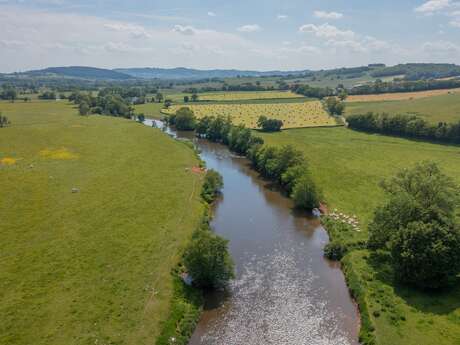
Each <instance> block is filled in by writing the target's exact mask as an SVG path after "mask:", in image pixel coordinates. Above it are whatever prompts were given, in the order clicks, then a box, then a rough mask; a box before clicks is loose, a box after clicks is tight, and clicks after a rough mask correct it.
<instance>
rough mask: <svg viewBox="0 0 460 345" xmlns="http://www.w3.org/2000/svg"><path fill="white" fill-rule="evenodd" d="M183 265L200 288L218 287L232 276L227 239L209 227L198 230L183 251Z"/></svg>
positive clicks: (231, 263)
mask: <svg viewBox="0 0 460 345" xmlns="http://www.w3.org/2000/svg"><path fill="white" fill-rule="evenodd" d="M184 265H185V267H186V268H187V270H188V273H189V274H190V275H191V276H192V278H193V283H194V284H195V285H196V286H198V287H201V288H213V289H214V288H220V287H222V286H224V285H225V284H226V283H227V282H228V281H229V280H230V279H232V278H233V277H234V265H233V262H232V259H231V257H230V254H229V253H228V241H227V240H225V239H223V238H221V237H219V236H217V235H216V234H213V233H212V232H211V231H210V230H209V229H200V230H198V232H197V234H196V235H195V236H194V238H193V239H192V242H191V243H190V245H189V246H188V248H187V249H186V251H185V254H184Z"/></svg>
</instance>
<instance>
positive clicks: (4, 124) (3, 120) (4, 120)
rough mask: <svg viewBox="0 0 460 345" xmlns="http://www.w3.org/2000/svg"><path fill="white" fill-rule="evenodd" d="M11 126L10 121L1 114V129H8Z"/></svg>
mask: <svg viewBox="0 0 460 345" xmlns="http://www.w3.org/2000/svg"><path fill="white" fill-rule="evenodd" d="M9 124H10V121H9V120H8V118H7V117H6V116H3V115H2V113H1V112H0V128H3V127H6V126H8V125H9Z"/></svg>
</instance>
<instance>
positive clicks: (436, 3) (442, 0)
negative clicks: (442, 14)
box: [415, 0, 451, 14]
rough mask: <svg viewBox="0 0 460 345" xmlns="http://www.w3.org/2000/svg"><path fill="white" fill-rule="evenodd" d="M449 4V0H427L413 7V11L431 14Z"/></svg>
mask: <svg viewBox="0 0 460 345" xmlns="http://www.w3.org/2000/svg"><path fill="white" fill-rule="evenodd" d="M450 6H451V1H450V0H429V1H427V2H425V3H424V4H422V5H420V6H418V7H416V8H415V12H420V13H424V14H432V13H434V12H438V11H441V10H445V9H446V8H448V7H450Z"/></svg>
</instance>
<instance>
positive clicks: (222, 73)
mask: <svg viewBox="0 0 460 345" xmlns="http://www.w3.org/2000/svg"><path fill="white" fill-rule="evenodd" d="M114 71H116V72H120V73H123V74H127V75H130V76H132V77H135V78H144V79H208V78H209V79H211V78H235V77H238V76H241V77H266V76H288V75H296V76H297V75H304V74H308V73H310V71H308V70H305V71H266V72H260V71H243V70H235V69H212V70H199V69H191V68H184V67H178V68H149V67H146V68H118V69H115V70H114Z"/></svg>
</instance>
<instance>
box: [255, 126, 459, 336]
mask: <svg viewBox="0 0 460 345" xmlns="http://www.w3.org/2000/svg"><path fill="white" fill-rule="evenodd" d="M259 135H260V136H261V137H262V138H263V139H264V140H265V142H266V143H267V144H268V145H277V146H280V145H286V144H291V145H294V147H296V148H297V149H299V150H302V151H303V152H304V155H305V157H306V159H307V162H308V164H309V166H310V169H311V171H312V175H313V178H314V179H315V180H316V182H317V183H318V184H319V185H320V186H321V187H322V189H323V191H324V195H325V199H326V201H327V202H328V206H329V208H330V209H333V208H337V209H338V210H339V211H340V212H344V213H346V214H350V215H352V214H356V215H357V216H358V218H359V219H360V220H361V223H363V224H364V225H366V224H368V222H369V220H370V219H371V217H372V214H373V210H374V209H375V207H376V206H377V205H379V204H380V203H382V202H383V200H384V194H383V192H382V191H381V189H380V188H379V187H378V183H379V182H380V181H381V180H382V179H383V178H386V177H390V176H393V175H394V174H395V173H396V172H397V171H398V170H400V169H402V168H404V167H410V166H412V165H413V164H415V163H416V162H419V161H423V160H433V161H436V162H438V163H439V165H440V167H441V168H442V169H443V171H444V172H445V173H446V174H448V175H450V176H452V177H453V178H454V179H455V181H456V182H457V183H460V175H459V174H458V167H459V166H460V147H458V146H448V145H437V144H431V143H424V142H416V141H409V140H406V139H400V138H393V137H386V136H381V135H372V134H365V133H360V132H355V131H352V130H349V129H346V128H309V129H293V130H289V131H283V132H281V133H276V134H262V133H260V134H259ZM364 238H367V234H366V230H365V227H363V229H362V231H361V232H356V239H364ZM344 260H345V265H344V267H345V272H347V273H346V275H347V276H348V277H349V278H350V279H352V280H353V282H354V283H356V282H357V283H358V284H359V285H360V286H361V287H362V288H363V289H362V292H363V293H364V294H365V300H366V302H367V304H368V307H369V310H370V314H371V318H372V321H373V322H374V324H375V326H376V331H375V333H376V336H377V340H378V344H379V345H432V344H442V345H452V344H460V305H459V304H458V301H459V300H460V286H459V285H457V287H455V288H453V289H452V290H447V291H444V292H441V293H438V294H433V293H424V292H422V291H419V290H414V289H411V288H408V287H403V286H399V285H397V284H395V283H394V282H393V280H392V275H391V267H390V266H389V265H382V264H381V263H376V262H375V261H373V259H372V257H370V255H369V253H368V252H367V251H354V252H352V253H351V254H349V255H347V256H346V257H345V259H344ZM369 277H372V279H370V278H369ZM386 306H388V307H386ZM385 308H386V309H387V310H385ZM374 311H378V313H376V314H375V315H374V313H373V312H374ZM395 315H396V319H395ZM401 317H404V318H405V320H401V319H400V318H401Z"/></svg>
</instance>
